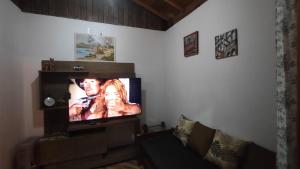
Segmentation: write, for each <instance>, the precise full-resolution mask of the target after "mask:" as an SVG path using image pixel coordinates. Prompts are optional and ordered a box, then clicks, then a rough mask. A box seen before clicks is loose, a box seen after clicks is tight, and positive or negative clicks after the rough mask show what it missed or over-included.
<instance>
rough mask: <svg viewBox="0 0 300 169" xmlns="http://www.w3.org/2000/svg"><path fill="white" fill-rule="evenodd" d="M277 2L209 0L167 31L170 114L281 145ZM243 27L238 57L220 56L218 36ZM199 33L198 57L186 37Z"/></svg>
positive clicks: (171, 119) (170, 119)
mask: <svg viewBox="0 0 300 169" xmlns="http://www.w3.org/2000/svg"><path fill="white" fill-rule="evenodd" d="M274 25H275V2H274V1H273V0H264V1H260V0H252V1H246V0H226V1H222V0H209V1H207V2H205V3H204V4H203V5H202V6H200V7H199V8H198V9H197V10H195V11H194V12H192V13H191V14H190V15H189V16H187V17H186V18H184V19H183V20H181V21H180V22H179V23H177V24H176V25H175V26H173V27H172V28H170V29H169V30H168V31H167V33H166V34H167V35H166V48H165V49H166V50H165V51H164V52H165V55H166V58H165V64H164V65H165V72H166V75H165V76H166V91H165V94H166V103H167V105H166V109H167V110H166V114H165V116H164V119H166V121H167V122H168V123H169V124H170V125H171V126H175V124H176V121H177V118H178V117H179V114H180V113H183V114H185V115H186V116H187V117H189V118H191V119H194V120H198V121H200V122H202V123H203V124H205V125H208V126H210V127H213V128H218V129H221V130H223V131H224V132H227V133H229V134H231V135H233V136H236V137H239V138H242V139H245V140H250V141H255V142H256V143H258V144H259V145H262V146H264V147H266V148H268V149H271V150H274V151H275V149H276V148H275V147H276V141H275V140H276V122H275V120H276V116H275V115H276V113H275V112H276V111H275V98H276V93H275V92H276V91H275V87H276V76H275V31H274ZM235 28H237V30H238V41H239V42H238V45H239V54H238V56H235V57H231V58H226V59H221V60H216V59H215V49H214V47H215V42H214V37H215V36H216V35H219V34H221V33H225V32H227V31H229V30H231V29H235ZM194 31H199V55H196V56H192V57H189V58H185V57H184V56H183V37H184V36H186V35H188V34H190V33H192V32H194Z"/></svg>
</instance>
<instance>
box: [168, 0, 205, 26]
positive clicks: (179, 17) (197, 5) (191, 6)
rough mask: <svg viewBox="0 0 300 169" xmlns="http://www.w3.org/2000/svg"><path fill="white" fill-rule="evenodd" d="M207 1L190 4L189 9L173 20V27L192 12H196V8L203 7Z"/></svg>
mask: <svg viewBox="0 0 300 169" xmlns="http://www.w3.org/2000/svg"><path fill="white" fill-rule="evenodd" d="M206 1H207V0H194V1H193V2H192V3H190V4H189V5H188V6H187V7H185V9H184V11H183V12H181V13H179V14H178V15H177V16H176V17H174V18H173V20H172V25H173V24H175V23H177V22H178V21H179V20H181V19H182V18H184V17H185V16H187V15H188V14H190V13H191V12H192V11H194V10H195V9H196V8H198V7H199V6H200V5H202V4H203V3H204V2H206Z"/></svg>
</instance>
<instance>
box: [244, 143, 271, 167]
mask: <svg viewBox="0 0 300 169" xmlns="http://www.w3.org/2000/svg"><path fill="white" fill-rule="evenodd" d="M275 156H276V155H275V153H274V152H272V151H269V150H267V149H265V148H263V147H260V146H258V145H256V144H255V143H250V144H249V145H247V147H246V150H245V155H244V159H243V161H242V163H241V164H242V165H241V169H254V168H255V169H276V157H275Z"/></svg>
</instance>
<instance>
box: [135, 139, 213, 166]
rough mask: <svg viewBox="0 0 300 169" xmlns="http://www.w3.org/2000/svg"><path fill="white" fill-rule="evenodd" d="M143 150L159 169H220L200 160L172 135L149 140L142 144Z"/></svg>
mask: <svg viewBox="0 0 300 169" xmlns="http://www.w3.org/2000/svg"><path fill="white" fill-rule="evenodd" d="M141 146H142V149H143V150H144V153H145V154H146V156H147V157H148V158H149V159H150V161H151V162H152V164H153V165H154V166H155V167H156V168H157V169H218V167H217V166H215V165H213V164H211V163H210V162H208V161H206V160H203V159H201V158H199V157H198V156H197V155H196V154H195V153H194V152H192V151H191V150H190V149H189V148H187V147H185V146H184V145H183V144H182V143H181V141H180V140H179V139H178V138H177V137H175V136H174V135H172V134H165V135H160V136H156V137H153V138H149V139H147V140H144V141H143V142H142V143H141Z"/></svg>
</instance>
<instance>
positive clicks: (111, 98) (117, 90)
mask: <svg viewBox="0 0 300 169" xmlns="http://www.w3.org/2000/svg"><path fill="white" fill-rule="evenodd" d="M102 91H103V95H104V105H105V108H106V111H105V113H104V114H103V117H104V118H107V117H117V116H124V115H134V114H139V113H141V108H140V105H139V104H136V103H128V99H127V91H126V89H125V86H124V84H123V83H122V82H121V81H120V80H119V79H110V80H107V81H106V82H105V83H104V84H103V90H102Z"/></svg>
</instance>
